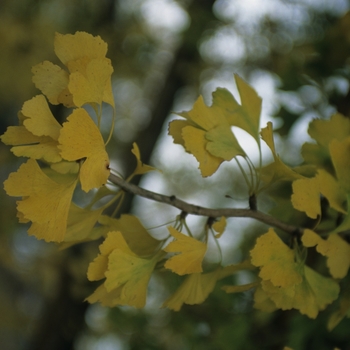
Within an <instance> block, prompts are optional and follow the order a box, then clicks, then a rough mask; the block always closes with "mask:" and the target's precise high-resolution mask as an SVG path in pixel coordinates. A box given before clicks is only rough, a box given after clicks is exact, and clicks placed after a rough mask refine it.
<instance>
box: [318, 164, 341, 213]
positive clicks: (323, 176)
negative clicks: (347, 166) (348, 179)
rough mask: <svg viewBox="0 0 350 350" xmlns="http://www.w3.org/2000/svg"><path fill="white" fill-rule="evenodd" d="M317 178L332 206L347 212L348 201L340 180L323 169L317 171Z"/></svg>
mask: <svg viewBox="0 0 350 350" xmlns="http://www.w3.org/2000/svg"><path fill="white" fill-rule="evenodd" d="M316 177H317V180H318V184H319V188H320V192H321V193H322V195H324V196H325V197H326V198H327V200H328V202H329V205H330V207H332V208H333V209H335V210H337V211H339V212H340V213H343V214H346V213H347V212H346V210H345V208H344V204H345V203H346V195H345V193H344V191H343V190H342V188H341V186H340V184H339V182H338V181H337V180H336V179H335V178H334V177H333V176H332V175H331V174H329V173H328V172H326V171H325V170H323V169H319V170H318V171H317V176H316Z"/></svg>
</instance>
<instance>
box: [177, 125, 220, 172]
mask: <svg viewBox="0 0 350 350" xmlns="http://www.w3.org/2000/svg"><path fill="white" fill-rule="evenodd" d="M205 134H206V132H205V131H203V130H200V129H197V128H195V127H193V126H186V127H184V128H183V129H182V137H183V139H184V143H185V148H186V150H187V151H188V152H190V153H191V154H193V155H194V156H195V157H196V159H197V160H198V162H199V169H200V171H201V174H202V176H204V177H206V176H210V175H213V174H214V173H215V172H216V170H218V168H219V166H220V164H221V163H222V162H223V161H224V159H223V158H218V157H215V156H213V155H212V154H210V153H209V152H208V151H207V144H208V141H207V140H206V138H205Z"/></svg>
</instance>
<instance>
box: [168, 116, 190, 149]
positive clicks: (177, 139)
mask: <svg viewBox="0 0 350 350" xmlns="http://www.w3.org/2000/svg"><path fill="white" fill-rule="evenodd" d="M185 126H193V125H192V124H191V123H190V122H189V121H188V120H180V119H176V120H173V121H171V122H170V123H169V127H168V134H169V135H171V136H172V137H173V139H174V143H177V144H179V145H182V146H183V147H185V141H184V139H183V138H182V129H183V128H184V127H185Z"/></svg>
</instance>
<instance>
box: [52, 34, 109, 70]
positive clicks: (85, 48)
mask: <svg viewBox="0 0 350 350" xmlns="http://www.w3.org/2000/svg"><path fill="white" fill-rule="evenodd" d="M54 47H55V53H56V55H57V57H58V58H59V59H60V61H61V62H62V63H63V64H64V65H67V63H68V62H70V61H76V60H78V59H80V58H83V57H88V58H90V59H95V58H103V57H105V56H106V54H107V44H106V43H105V42H104V41H103V40H102V39H101V37H100V36H93V35H91V34H88V33H86V32H76V33H75V34H65V35H63V34H60V33H56V34H55V41H54Z"/></svg>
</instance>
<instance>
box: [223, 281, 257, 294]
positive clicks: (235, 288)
mask: <svg viewBox="0 0 350 350" xmlns="http://www.w3.org/2000/svg"><path fill="white" fill-rule="evenodd" d="M258 285H259V282H252V283H247V284H242V285H239V286H232V285H230V286H229V285H226V286H222V287H221V289H222V290H224V291H225V292H226V293H242V292H246V291H248V290H250V289H253V288H256V287H257V286H258Z"/></svg>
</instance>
